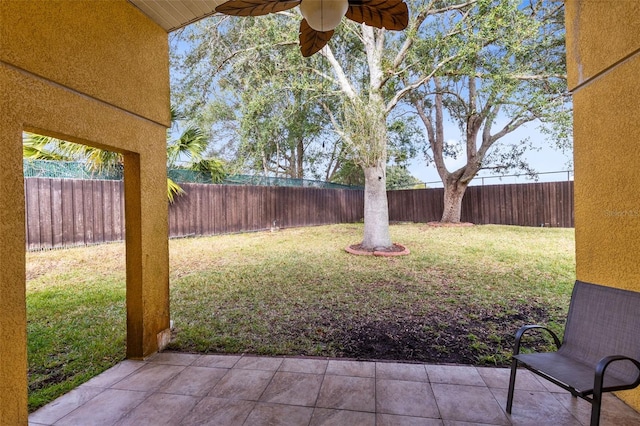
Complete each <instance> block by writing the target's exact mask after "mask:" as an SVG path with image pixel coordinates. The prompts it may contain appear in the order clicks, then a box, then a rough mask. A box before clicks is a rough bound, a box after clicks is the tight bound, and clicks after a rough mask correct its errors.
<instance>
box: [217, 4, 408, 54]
mask: <svg viewBox="0 0 640 426" xmlns="http://www.w3.org/2000/svg"><path fill="white" fill-rule="evenodd" d="M298 5H300V12H301V13H302V16H303V17H304V18H303V19H302V22H301V23H300V51H301V52H302V56H305V57H308V56H311V55H313V54H314V53H316V52H318V51H319V50H320V49H322V48H323V47H324V46H325V45H326V44H327V43H328V42H329V40H330V39H331V36H332V35H333V32H334V29H335V28H336V27H337V26H338V24H339V23H340V21H341V20H342V17H343V16H346V17H347V18H349V19H351V20H352V21H355V22H359V23H364V24H367V25H370V26H372V27H376V28H386V29H388V30H404V29H405V28H406V27H407V25H408V23H409V11H408V8H407V5H406V3H404V1H403V0H229V1H227V2H225V3H222V4H221V5H219V6H218V7H216V12H220V13H224V14H225V15H234V16H261V15H266V14H269V13H276V12H282V11H284V10H288V9H291V8H294V7H296V6H298Z"/></svg>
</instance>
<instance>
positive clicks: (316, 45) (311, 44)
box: [300, 19, 334, 58]
mask: <svg viewBox="0 0 640 426" xmlns="http://www.w3.org/2000/svg"><path fill="white" fill-rule="evenodd" d="M333 32H334V31H333V30H331V31H316V30H314V29H313V28H311V27H310V26H309V24H308V23H307V20H306V19H303V20H302V22H300V52H302V56H304V57H305V58H307V57H309V56H311V55H313V54H314V53H316V52H318V51H319V50H320V49H322V48H323V47H324V46H325V45H326V44H327V43H328V42H329V40H331V36H332V35H333Z"/></svg>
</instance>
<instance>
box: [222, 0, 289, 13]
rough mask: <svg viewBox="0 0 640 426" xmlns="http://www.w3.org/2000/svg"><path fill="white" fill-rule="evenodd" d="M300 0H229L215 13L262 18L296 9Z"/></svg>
mask: <svg viewBox="0 0 640 426" xmlns="http://www.w3.org/2000/svg"><path fill="white" fill-rule="evenodd" d="M299 4H300V0H230V1H228V2H225V3H222V4H221V5H220V6H218V7H216V12H220V13H224V14H225V15H233V16H262V15H267V14H269V13H276V12H282V11H283V10H288V9H291V8H294V7H296V6H297V5H299Z"/></svg>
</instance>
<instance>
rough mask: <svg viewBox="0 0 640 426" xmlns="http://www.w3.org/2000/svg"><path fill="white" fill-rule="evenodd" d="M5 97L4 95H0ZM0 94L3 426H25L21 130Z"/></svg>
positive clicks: (0, 392)
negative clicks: (23, 425)
mask: <svg viewBox="0 0 640 426" xmlns="http://www.w3.org/2000/svg"><path fill="white" fill-rule="evenodd" d="M0 92H1V91H0ZM6 100H7V99H6V97H5V96H3V95H2V93H0V111H2V114H0V147H2V167H0V194H2V197H0V425H10V424H25V425H26V424H27V312H26V299H25V291H26V290H25V279H26V278H25V277H26V272H25V233H24V232H25V231H24V229H25V220H24V209H25V207H24V179H23V174H22V126H21V125H20V122H19V121H16V120H14V119H13V117H11V115H10V114H9V115H7V114H5V112H7V113H8V111H7V107H8V105H7V103H6Z"/></svg>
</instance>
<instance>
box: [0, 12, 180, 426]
mask: <svg viewBox="0 0 640 426" xmlns="http://www.w3.org/2000/svg"><path fill="white" fill-rule="evenodd" d="M0 23H1V25H0V41H1V43H0V88H1V90H0V111H1V114H0V144H1V145H0V146H1V147H2V150H3V166H2V170H1V172H0V173H1V176H0V178H1V179H0V182H1V183H0V185H1V189H2V191H3V197H2V199H1V201H0V203H1V206H0V212H1V215H2V216H1V218H2V220H1V223H0V259H1V262H2V263H1V268H0V274H1V275H0V278H1V281H0V300H1V302H2V313H1V314H0V378H1V380H0V386H1V388H0V424H2V425H4V424H11V425H23V424H24V425H26V424H27V377H26V365H27V359H26V315H25V255H24V229H25V222H24V207H23V206H24V189H23V188H24V186H23V176H22V155H21V154H22V139H21V132H22V131H23V130H27V131H35V132H38V133H41V134H45V135H51V136H58V137H63V138H65V139H67V140H71V141H75V142H81V143H86V144H88V145H92V146H97V147H100V148H110V149H111V150H114V151H120V152H123V153H124V154H125V174H126V182H125V191H126V194H125V200H126V206H125V210H126V212H125V215H126V222H127V239H126V245H127V324H128V330H127V335H128V337H127V343H128V347H127V355H128V356H129V357H136V358H139V357H144V356H147V355H150V354H151V353H153V352H155V351H156V350H157V349H158V334H162V333H164V332H166V330H167V329H168V327H169V266H168V260H169V256H168V241H167V235H168V220H167V214H168V213H167V212H168V206H167V199H166V126H167V125H168V124H169V120H170V117H169V70H168V67H169V65H168V40H167V35H166V33H164V31H163V30H162V29H161V28H160V27H158V26H156V25H155V24H153V23H151V22H150V21H149V20H148V19H147V18H145V17H144V16H143V15H142V14H141V13H140V12H139V11H138V10H137V9H135V8H133V7H132V6H130V5H129V4H128V3H127V2H126V1H124V0H112V1H108V2H95V1H66V2H59V1H46V2H41V1H32V2H13V1H2V2H0ZM19 246H20V248H18V247H19Z"/></svg>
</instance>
